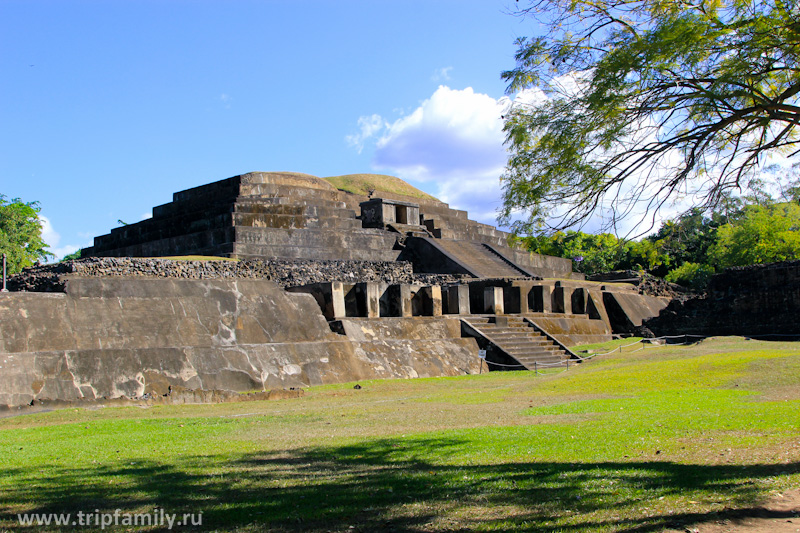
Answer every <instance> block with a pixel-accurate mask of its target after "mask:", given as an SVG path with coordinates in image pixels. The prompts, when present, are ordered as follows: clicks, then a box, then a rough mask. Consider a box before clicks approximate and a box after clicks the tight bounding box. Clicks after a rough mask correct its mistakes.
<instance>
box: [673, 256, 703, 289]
mask: <svg viewBox="0 0 800 533" xmlns="http://www.w3.org/2000/svg"><path fill="white" fill-rule="evenodd" d="M713 275H714V268H713V267H711V266H709V265H700V264H697V263H690V262H687V263H684V264H682V265H681V266H679V267H678V268H676V269H674V270H670V271H669V273H668V274H667V275H666V276H665V277H664V279H666V280H667V281H669V282H671V283H677V284H678V285H683V286H684V287H690V288H692V289H696V290H702V289H704V288H705V287H706V286H707V285H708V282H709V281H710V280H711V276H713Z"/></svg>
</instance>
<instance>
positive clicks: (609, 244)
mask: <svg viewBox="0 0 800 533" xmlns="http://www.w3.org/2000/svg"><path fill="white" fill-rule="evenodd" d="M523 242H525V244H526V245H527V247H528V250H530V251H532V252H534V253H537V254H542V255H554V256H556V257H564V258H567V259H572V266H573V268H574V269H575V271H577V272H583V273H584V274H596V273H598V272H607V271H609V270H614V266H615V265H616V264H617V261H618V257H619V255H620V252H621V243H620V241H619V240H618V239H617V238H616V237H615V236H613V235H611V234H610V233H602V234H600V235H592V234H589V233H583V232H581V231H568V232H566V233H562V232H558V233H556V234H554V235H553V236H551V237H544V236H542V237H527V238H525V239H523Z"/></svg>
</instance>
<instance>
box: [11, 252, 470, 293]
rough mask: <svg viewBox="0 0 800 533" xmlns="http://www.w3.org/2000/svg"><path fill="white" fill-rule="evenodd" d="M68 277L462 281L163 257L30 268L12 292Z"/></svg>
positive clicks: (385, 271)
mask: <svg viewBox="0 0 800 533" xmlns="http://www.w3.org/2000/svg"><path fill="white" fill-rule="evenodd" d="M64 275H79V276H91V277H120V276H125V277H149V278H173V279H209V280H211V279H216V280H235V279H260V280H266V281H272V282H274V283H276V284H278V285H280V286H281V287H284V288H286V287H296V286H300V285H308V284H311V283H319V282H323V281H345V282H353V283H354V282H364V281H381V282H385V283H421V282H437V283H448V282H455V281H457V280H459V279H460V278H459V277H458V276H448V275H444V276H437V275H427V276H426V275H422V276H421V275H415V274H414V272H413V269H412V266H411V263H408V262H404V261H343V260H339V261H333V260H319V261H311V260H297V261H281V260H270V259H265V260H260V259H258V260H246V261H183V260H171V259H161V258H135V257H91V258H87V259H78V260H74V261H65V262H63V263H57V264H55V265H42V266H38V267H33V268H29V269H25V271H23V272H22V273H21V274H19V275H17V276H15V277H13V278H11V279H10V280H9V282H8V288H9V290H11V291H34V292H63V291H64V280H63V279H62V278H63V276H64Z"/></svg>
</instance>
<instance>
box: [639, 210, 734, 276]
mask: <svg viewBox="0 0 800 533" xmlns="http://www.w3.org/2000/svg"><path fill="white" fill-rule="evenodd" d="M737 214H738V211H737ZM735 216H736V215H734V217H735ZM732 219H733V217H731V216H724V215H721V214H720V213H718V212H712V213H711V214H710V215H706V214H705V213H704V211H703V210H702V209H697V208H695V209H691V210H689V211H687V212H686V213H684V214H683V215H681V216H680V217H678V218H677V219H675V220H668V221H666V222H664V223H663V224H662V225H661V228H660V229H659V230H658V232H657V233H656V234H655V235H651V236H649V237H647V240H649V241H651V242H653V243H654V245H655V246H657V247H658V248H659V250H661V251H662V253H663V254H664V255H665V256H666V257H668V260H666V261H664V262H663V265H664V267H665V269H669V268H674V267H676V266H679V265H681V264H683V263H698V264H706V263H708V261H709V259H708V250H709V248H710V247H711V246H712V245H713V244H714V242H715V241H716V238H717V228H718V227H719V226H721V225H723V224H725V223H726V221H728V220H732ZM665 269H662V270H661V271H659V272H657V274H660V275H663V274H665V273H666V270H665Z"/></svg>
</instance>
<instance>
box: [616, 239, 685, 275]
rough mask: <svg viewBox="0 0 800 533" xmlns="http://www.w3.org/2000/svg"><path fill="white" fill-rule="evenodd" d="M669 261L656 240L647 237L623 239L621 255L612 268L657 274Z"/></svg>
mask: <svg viewBox="0 0 800 533" xmlns="http://www.w3.org/2000/svg"><path fill="white" fill-rule="evenodd" d="M670 261H671V259H670V257H669V255H668V254H667V253H665V251H664V250H663V248H662V247H661V246H660V244H659V243H657V242H653V241H651V240H648V239H642V240H641V241H625V243H624V244H623V245H622V255H621V256H620V258H619V260H618V261H617V264H616V265H615V266H614V268H613V270H647V271H648V272H651V273H655V274H658V273H659V272H660V271H661V270H663V269H666V267H667V265H669V263H670Z"/></svg>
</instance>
